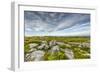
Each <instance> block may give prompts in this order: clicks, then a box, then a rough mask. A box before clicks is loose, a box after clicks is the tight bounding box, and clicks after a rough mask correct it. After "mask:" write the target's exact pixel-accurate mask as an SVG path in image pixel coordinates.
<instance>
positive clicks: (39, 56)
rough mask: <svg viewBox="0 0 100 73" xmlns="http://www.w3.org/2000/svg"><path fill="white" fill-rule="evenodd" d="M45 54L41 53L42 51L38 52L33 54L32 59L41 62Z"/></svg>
mask: <svg viewBox="0 0 100 73" xmlns="http://www.w3.org/2000/svg"><path fill="white" fill-rule="evenodd" d="M44 54H45V52H44V51H41V50H37V51H34V52H32V53H31V59H32V60H33V61H41V60H43V59H44V58H43V56H44Z"/></svg>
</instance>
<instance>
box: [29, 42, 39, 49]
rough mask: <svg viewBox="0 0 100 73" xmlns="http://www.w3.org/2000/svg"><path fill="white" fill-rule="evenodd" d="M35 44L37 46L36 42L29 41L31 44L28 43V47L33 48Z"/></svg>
mask: <svg viewBox="0 0 100 73" xmlns="http://www.w3.org/2000/svg"><path fill="white" fill-rule="evenodd" d="M36 46H38V44H36V43H31V44H29V47H30V48H34V47H36Z"/></svg>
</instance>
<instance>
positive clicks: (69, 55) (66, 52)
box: [64, 48, 74, 59]
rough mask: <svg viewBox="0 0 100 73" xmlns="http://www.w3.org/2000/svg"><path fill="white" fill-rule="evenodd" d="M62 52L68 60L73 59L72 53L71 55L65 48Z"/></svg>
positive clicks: (70, 51) (71, 52)
mask: <svg viewBox="0 0 100 73" xmlns="http://www.w3.org/2000/svg"><path fill="white" fill-rule="evenodd" d="M64 52H65V55H66V57H67V58H69V59H74V53H73V51H72V50H70V49H67V48H66V49H65V50H64Z"/></svg>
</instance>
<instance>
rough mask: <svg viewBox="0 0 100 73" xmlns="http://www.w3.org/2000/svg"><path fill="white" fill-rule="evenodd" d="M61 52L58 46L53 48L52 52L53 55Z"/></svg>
mask: <svg viewBox="0 0 100 73" xmlns="http://www.w3.org/2000/svg"><path fill="white" fill-rule="evenodd" d="M59 51H60V48H59V46H58V45H56V46H53V47H52V48H51V50H50V52H51V54H54V53H55V52H59Z"/></svg>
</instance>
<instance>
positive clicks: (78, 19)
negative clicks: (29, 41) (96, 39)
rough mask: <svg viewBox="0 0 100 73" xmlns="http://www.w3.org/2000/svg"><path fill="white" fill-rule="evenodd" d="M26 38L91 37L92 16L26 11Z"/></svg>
mask: <svg viewBox="0 0 100 73" xmlns="http://www.w3.org/2000/svg"><path fill="white" fill-rule="evenodd" d="M24 23H25V36H35V35H36V36H40V35H41V36H45V35H46V36H47V35H49V36H89V35H90V14H83V13H59V12H40V11H24Z"/></svg>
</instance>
